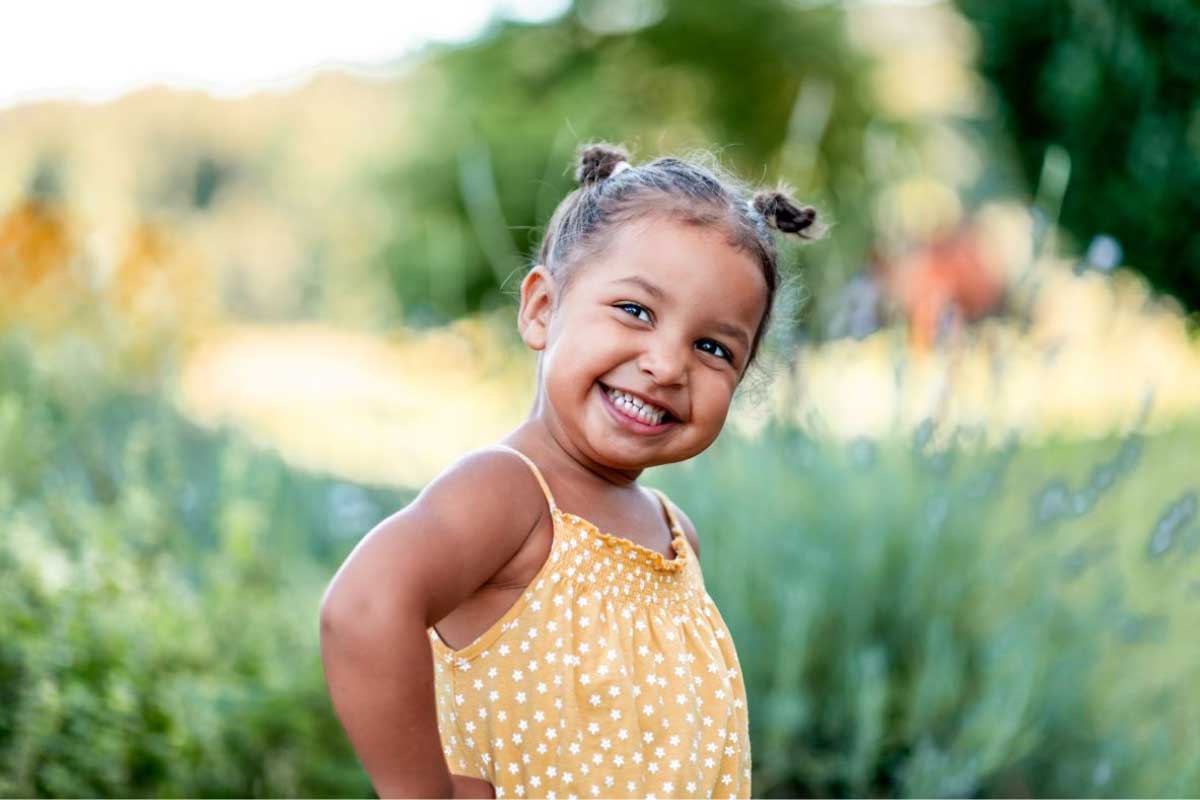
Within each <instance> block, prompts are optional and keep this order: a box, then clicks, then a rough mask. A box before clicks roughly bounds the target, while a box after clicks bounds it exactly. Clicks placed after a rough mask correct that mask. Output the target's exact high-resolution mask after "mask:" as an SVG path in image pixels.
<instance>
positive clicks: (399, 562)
mask: <svg viewBox="0 0 1200 800" xmlns="http://www.w3.org/2000/svg"><path fill="white" fill-rule="evenodd" d="M545 506H546V503H545V501H544V499H543V497H542V493H541V490H540V488H539V487H538V485H537V482H536V481H535V479H534V478H533V476H532V474H531V473H530V472H529V470H528V468H527V467H526V466H525V465H524V464H523V463H521V462H520V461H519V460H518V459H517V458H516V457H515V456H513V455H512V454H509V453H504V452H501V451H496V450H482V451H478V452H476V453H473V454H471V455H468V456H466V457H465V458H463V459H462V460H460V461H459V462H457V463H456V464H454V465H452V466H451V467H450V468H448V469H447V470H446V471H445V472H443V473H442V474H441V475H440V476H438V477H437V478H436V479H435V480H434V481H433V482H432V483H430V484H429V486H427V487H426V488H425V490H424V491H422V492H421V494H420V495H419V496H418V497H417V498H416V499H415V500H414V501H413V502H412V503H411V504H410V505H408V506H407V507H405V508H404V509H403V510H401V511H399V512H397V513H395V514H393V515H392V516H390V517H388V518H387V519H385V520H383V521H382V522H380V523H379V524H378V525H377V526H375V528H373V529H372V530H371V531H370V532H369V533H368V534H367V536H366V537H365V538H364V539H363V540H362V541H361V542H359V544H358V546H357V547H355V549H354V551H353V552H351V554H350V555H349V556H348V557H347V559H346V561H345V563H344V564H342V566H341V568H340V569H339V570H338V572H337V574H336V575H335V576H334V578H333V581H332V582H331V584H330V586H329V588H328V590H327V591H326V593H325V597H324V598H323V599H322V602H321V658H322V661H323V663H324V666H325V680H326V683H327V684H328V686H329V693H330V697H331V698H332V700H333V706H334V710H335V711H336V712H337V715H338V718H339V719H340V720H341V722H342V726H343V727H344V728H345V729H346V733H347V735H348V736H349V738H350V742H351V744H352V745H353V746H354V749H355V752H357V754H358V756H359V758H360V760H361V761H362V763H363V766H364V768H365V769H366V771H367V773H368V774H369V775H370V777H371V782H372V783H373V784H374V786H375V790H376V792H378V794H379V796H380V797H401V796H403V797H454V796H476V797H487V796H489V794H487V793H483V790H485V789H487V788H490V787H489V785H488V784H487V782H486V781H479V780H475V779H471V778H466V777H463V776H451V774H450V771H449V769H448V768H447V765H446V759H445V756H444V754H443V752H442V746H441V740H440V739H439V737H438V728H437V710H436V700H435V696H434V678H433V653H432V650H431V645H430V643H429V635H428V631H427V629H428V628H429V627H430V626H431V625H433V624H434V623H436V622H437V621H438V620H440V619H442V618H443V617H445V616H446V615H447V614H449V613H450V612H451V611H452V610H453V609H454V608H456V607H457V606H458V605H459V604H461V603H462V602H463V601H464V600H466V599H467V598H468V597H470V596H471V595H472V594H474V592H475V591H476V590H477V589H478V588H479V587H480V586H482V585H483V584H484V583H485V582H486V581H487V580H488V579H489V578H490V577H492V576H493V575H495V574H496V572H498V571H499V570H500V568H501V567H503V566H504V564H506V563H507V562H508V561H509V559H511V558H512V557H513V556H514V555H515V554H516V552H517V551H518V550H519V549H520V547H521V545H522V543H523V542H524V541H525V539H526V537H528V535H529V533H530V532H531V531H532V530H533V529H534V527H535V526H536V525H537V524H538V523H539V522H540V520H541V517H542V515H543V514H545V513H548V512H547V511H546V508H545ZM452 778H453V779H452ZM464 791H465V792H470V793H472V794H456V792H464ZM475 792H479V793H477V794H475Z"/></svg>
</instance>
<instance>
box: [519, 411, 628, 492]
mask: <svg viewBox="0 0 1200 800" xmlns="http://www.w3.org/2000/svg"><path fill="white" fill-rule="evenodd" d="M505 441H506V443H507V444H511V445H513V446H514V447H516V448H517V449H519V450H521V451H522V452H524V453H525V454H526V455H528V456H529V457H530V458H532V459H534V460H535V461H536V462H537V463H538V465H539V466H541V467H542V469H543V471H547V470H549V471H552V472H554V473H556V474H559V475H563V476H565V477H566V478H567V480H568V481H569V482H571V483H573V484H574V485H577V486H581V487H585V488H589V489H590V488H611V487H617V488H622V489H624V488H629V487H630V486H632V485H633V483H634V481H636V480H637V479H638V476H639V475H641V474H642V470H641V469H640V468H639V469H618V468H615V467H610V466H608V465H606V464H602V463H600V462H599V461H597V460H596V459H595V458H593V457H592V456H591V455H589V454H588V453H586V452H584V451H583V450H581V449H580V448H579V447H577V446H576V445H575V443H574V442H572V441H571V439H570V437H569V436H567V434H566V431H564V430H563V429H562V426H561V425H560V424H559V423H558V420H557V419H556V418H555V417H554V414H553V411H552V410H551V409H550V407H549V403H548V402H546V401H545V398H544V397H543V396H542V395H541V393H540V392H539V393H538V397H537V398H536V399H535V400H534V404H533V409H532V410H531V411H530V412H529V416H528V417H527V418H526V419H525V421H524V422H522V423H521V424H520V425H519V426H517V428H516V430H514V431H513V432H512V433H511V434H509V435H508V436H507V437H506V440H505Z"/></svg>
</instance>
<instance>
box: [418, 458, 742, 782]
mask: <svg viewBox="0 0 1200 800" xmlns="http://www.w3.org/2000/svg"><path fill="white" fill-rule="evenodd" d="M500 447H502V448H503V449H505V450H508V451H510V452H512V453H515V454H516V455H518V456H520V457H521V458H522V459H523V460H524V461H525V463H526V464H528V465H529V468H530V469H531V470H532V471H533V474H534V476H536V478H537V480H538V483H539V484H541V487H542V491H543V492H545V494H546V500H547V502H548V503H549V505H550V513H551V516H552V518H553V521H554V541H553V544H552V546H551V550H550V555H549V557H548V558H547V559H546V562H545V563H544V564H543V565H542V567H541V569H540V570H539V571H538V573H537V575H535V576H534V578H533V580H532V581H531V582H530V584H529V586H528V587H527V588H526V590H525V592H524V593H522V594H521V596H520V597H519V598H518V599H517V600H516V602H515V603H514V604H513V605H512V607H511V608H509V609H508V611H506V612H505V613H504V615H503V616H502V617H501V618H500V619H499V620H497V621H496V622H495V624H493V625H492V626H491V627H490V628H488V630H487V631H485V632H484V633H483V634H481V635H480V636H479V637H478V638H477V639H476V640H475V641H473V642H471V643H470V644H468V645H467V646H466V647H463V648H462V649H460V650H453V649H451V648H450V647H449V646H448V645H447V644H446V643H444V642H443V641H442V640H441V638H440V637H439V636H438V633H437V630H436V629H435V628H430V629H429V637H430V642H431V646H432V649H433V661H434V679H435V690H436V694H437V712H438V732H439V734H440V736H441V741H442V748H443V752H444V753H445V754H446V763H447V765H448V766H449V767H450V771H451V772H453V773H457V774H460V775H469V776H472V777H476V778H482V779H484V780H487V781H490V782H491V783H492V784H493V785H494V786H495V787H496V797H497V798H508V799H509V800H511V798H525V797H546V798H552V799H554V800H568V798H579V797H647V798H649V797H658V798H663V797H749V796H750V733H749V716H748V708H747V705H746V690H745V685H744V683H743V681H742V674H741V666H740V664H739V662H738V657H737V652H736V651H735V650H734V646H733V639H732V637H731V636H730V635H729V629H728V628H727V627H726V626H725V622H724V620H723V619H722V618H721V614H720V612H719V611H718V610H717V607H716V605H715V604H714V603H713V601H712V598H711V597H709V595H708V592H707V591H706V590H705V588H704V579H703V576H702V574H701V572H700V566H699V563H698V562H697V560H696V556H695V551H693V550H692V548H691V546H690V545H689V544H688V542H687V537H686V536H685V535H684V533H683V529H682V528H680V527H679V523H678V521H677V520H676V518H675V516H674V514H672V513H671V509H670V506H669V505H668V503H667V501H666V496H665V495H663V493H662V492H658V490H655V491H656V492H657V494H658V496H659V500H660V501H661V502H662V505H663V508H664V510H665V512H666V516H667V519H669V520H670V525H671V532H672V536H673V540H672V546H673V548H674V551H675V557H674V558H666V557H665V556H663V555H662V554H661V553H659V552H657V551H655V550H651V549H650V548H647V547H643V546H641V545H639V544H636V543H635V542H632V541H630V540H628V539H625V538H622V537H619V536H614V535H611V534H607V533H604V532H602V531H600V530H598V529H597V528H596V527H595V526H594V525H593V524H591V523H590V522H588V521H587V520H585V519H583V518H581V517H578V516H575V515H574V514H570V513H567V512H564V511H561V510H560V509H559V508H558V507H557V506H556V505H555V504H554V498H553V496H551V494H550V489H549V487H548V486H547V485H546V481H545V479H544V478H543V477H542V475H541V473H540V472H539V471H538V468H537V466H535V465H534V463H533V462H532V461H531V460H530V459H529V458H528V457H526V456H525V455H524V454H523V453H520V452H518V451H516V450H513V449H512V448H509V447H505V446H503V445H500Z"/></svg>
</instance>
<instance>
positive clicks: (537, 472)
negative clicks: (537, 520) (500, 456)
mask: <svg viewBox="0 0 1200 800" xmlns="http://www.w3.org/2000/svg"><path fill="white" fill-rule="evenodd" d="M492 447H496V448H499V449H501V450H507V451H508V452H510V453H513V454H515V455H517V456H520V458H521V460H522V461H524V462H525V463H526V464H528V465H529V469H530V470H532V471H533V477H535V478H537V482H538V484H539V485H540V486H541V487H542V494H544V495H546V502H547V503H549V504H550V512H551V513H555V512H557V511H558V506H556V505H555V504H554V495H552V494H550V486H549V485H548V484H547V483H546V479H545V478H543V477H542V472H541V470H539V469H538V468H537V464H534V463H533V460H532V459H530V458H529V456H527V455H525V454H524V453H522V452H521V451H520V450H517V449H516V448H514V447H509V446H508V445H506V444H495V445H492Z"/></svg>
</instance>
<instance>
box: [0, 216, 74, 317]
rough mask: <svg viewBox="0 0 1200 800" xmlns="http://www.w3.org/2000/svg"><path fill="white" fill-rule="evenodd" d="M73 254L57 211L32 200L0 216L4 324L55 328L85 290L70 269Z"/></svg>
mask: <svg viewBox="0 0 1200 800" xmlns="http://www.w3.org/2000/svg"><path fill="white" fill-rule="evenodd" d="M74 250H75V242H74V237H73V236H72V233H71V228H70V224H69V221H68V218H67V214H66V212H65V211H63V210H62V209H60V208H58V207H57V206H54V205H51V204H49V203H46V202H44V201H41V200H38V199H35V198H29V199H26V200H23V201H22V202H20V203H18V204H17V205H16V206H15V207H14V208H13V209H12V210H11V211H9V212H8V213H7V214H5V215H4V216H3V217H0V320H3V321H5V322H8V321H10V320H12V319H15V318H25V319H28V320H29V321H33V322H39V321H40V322H43V323H48V324H51V325H53V324H54V321H55V320H56V319H57V318H58V317H59V316H61V313H60V312H62V311H63V310H64V309H66V308H67V307H69V306H70V305H71V304H72V302H73V301H74V300H75V299H77V298H78V296H79V293H80V292H81V290H82V289H83V286H82V284H81V282H80V280H79V278H78V276H76V275H74V274H73V273H72V270H71V259H72V256H73V254H74Z"/></svg>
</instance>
